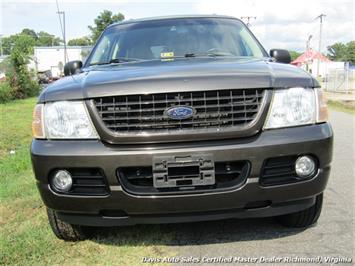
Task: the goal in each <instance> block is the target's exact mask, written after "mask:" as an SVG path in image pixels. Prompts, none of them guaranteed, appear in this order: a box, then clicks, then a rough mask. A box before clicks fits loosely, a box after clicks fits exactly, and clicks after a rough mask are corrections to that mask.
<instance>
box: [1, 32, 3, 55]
mask: <svg viewBox="0 0 355 266" xmlns="http://www.w3.org/2000/svg"><path fill="white" fill-rule="evenodd" d="M2 36H3V35H2V34H0V54H1V57H2V56H3V51H2Z"/></svg>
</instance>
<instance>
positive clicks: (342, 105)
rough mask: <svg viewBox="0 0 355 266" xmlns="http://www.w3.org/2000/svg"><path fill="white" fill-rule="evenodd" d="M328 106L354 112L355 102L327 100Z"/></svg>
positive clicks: (337, 109)
mask: <svg viewBox="0 0 355 266" xmlns="http://www.w3.org/2000/svg"><path fill="white" fill-rule="evenodd" d="M327 103H328V106H329V108H331V109H334V110H336V111H341V112H345V113H349V114H355V102H345V101H334V100H328V102H327Z"/></svg>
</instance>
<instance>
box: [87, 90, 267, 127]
mask: <svg viewBox="0 0 355 266" xmlns="http://www.w3.org/2000/svg"><path fill="white" fill-rule="evenodd" d="M264 95H265V91H264V90H263V89H229V90H228V89H227V90H214V91H193V92H177V93H157V94H148V95H143V94H142V95H124V96H108V97H101V98H95V99H93V102H94V104H95V106H96V111H97V113H98V115H99V117H100V118H101V120H102V121H103V123H104V124H105V126H106V127H107V128H108V129H109V130H111V131H113V132H115V133H130V132H132V133H142V132H144V133H145V132H147V133H149V132H152V133H153V132H154V133H159V132H160V133H166V132H170V131H173V130H178V131H181V130H184V129H189V130H191V129H199V130H208V129H209V128H217V129H220V130H223V128H230V127H245V126H248V125H249V124H250V123H251V122H252V121H253V120H255V118H256V117H257V115H258V113H259V111H260V106H261V104H262V100H263V98H264ZM176 106H190V107H192V108H194V110H195V111H196V113H195V114H194V115H193V116H192V117H190V118H187V119H184V120H172V119H170V118H169V117H167V115H166V113H165V112H166V110H167V109H168V108H170V107H176ZM236 130H237V129H236Z"/></svg>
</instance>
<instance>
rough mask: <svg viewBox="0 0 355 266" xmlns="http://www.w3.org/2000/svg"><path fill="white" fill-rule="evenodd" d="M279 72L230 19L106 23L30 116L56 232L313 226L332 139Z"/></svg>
mask: <svg viewBox="0 0 355 266" xmlns="http://www.w3.org/2000/svg"><path fill="white" fill-rule="evenodd" d="M275 38H277V36H275ZM289 62H290V56H289V53H288V52H287V51H285V50H280V49H273V50H271V51H270V55H268V54H267V53H266V51H265V50H264V48H263V47H262V46H261V45H260V43H259V42H258V41H257V40H256V38H255V37H254V35H253V34H252V33H251V32H250V31H249V29H248V28H247V27H246V26H245V25H244V24H243V22H241V21H240V20H238V19H235V18H232V17H225V16H184V17H165V18H152V19H142V20H129V21H125V22H122V23H118V24H113V25H111V26H109V27H108V28H107V29H106V30H105V31H104V32H103V34H102V35H101V37H100V38H99V40H98V41H97V43H96V45H95V46H94V48H93V50H92V52H91V53H90V55H89V57H88V59H87V60H86V62H85V63H84V64H82V63H81V62H80V61H73V62H69V63H67V65H66V66H65V74H66V75H67V77H65V78H63V79H61V80H59V81H57V82H55V83H54V84H52V85H50V86H48V87H47V88H46V89H45V91H43V92H42V94H41V95H40V97H39V100H38V104H37V105H36V107H35V110H34V120H33V134H34V139H33V142H32V147H31V155H32V163H33V169H34V172H35V176H36V180H37V186H38V189H39V192H40V194H41V196H42V199H43V201H44V203H45V205H46V206H47V212H48V218H49V223H50V225H51V227H52V229H53V231H54V233H55V234H56V236H57V237H59V238H61V239H64V240H72V241H74V240H80V239H84V238H85V237H87V236H88V232H89V229H90V228H91V227H94V226H116V225H132V224H140V223H178V222H189V221H205V220H217V219H226V218H244V217H266V216H275V217H277V219H278V220H279V221H280V222H281V223H282V224H284V225H286V226H292V227H306V226H309V225H311V224H313V223H315V222H316V221H317V219H318V217H319V215H320V212H321V208H322V199H323V191H324V189H325V187H326V184H327V181H328V177H329V173H330V163H331V158H332V140H333V133H332V129H331V127H330V125H329V124H328V123H327V107H326V105H325V103H324V99H323V98H322V92H321V90H320V88H319V87H320V86H319V84H318V83H317V81H316V80H315V79H314V78H313V77H312V76H311V75H309V74H308V73H306V72H304V71H303V70H301V69H299V68H296V67H294V66H291V65H289V64H287V63H289Z"/></svg>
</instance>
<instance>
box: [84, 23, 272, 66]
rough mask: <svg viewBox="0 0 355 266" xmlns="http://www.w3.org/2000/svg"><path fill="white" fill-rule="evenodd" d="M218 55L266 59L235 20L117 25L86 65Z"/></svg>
mask: <svg viewBox="0 0 355 266" xmlns="http://www.w3.org/2000/svg"><path fill="white" fill-rule="evenodd" d="M192 53H193V54H196V55H199V54H206V53H219V54H223V55H229V56H238V57H240V56H251V57H263V56H265V54H264V52H263V50H262V48H261V47H260V46H259V44H258V43H257V41H256V40H255V38H254V37H253V36H252V35H251V34H250V32H249V31H248V30H247V28H246V27H245V26H244V25H243V24H242V23H241V22H239V21H238V20H234V19H217V18H193V19H192V18H191V19H171V20H156V21H145V22H136V23H128V24H121V25H116V26H113V27H111V28H109V29H108V30H106V31H105V33H104V34H103V36H102V37H101V38H100V40H99V42H98V45H97V46H96V48H95V50H94V51H93V54H92V56H91V57H90V59H89V64H97V63H105V62H109V61H110V60H113V59H116V58H136V59H159V58H162V57H164V56H166V55H167V54H168V55H170V56H171V55H173V56H184V55H186V54H192Z"/></svg>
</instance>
